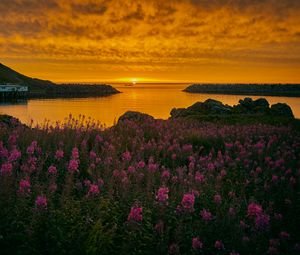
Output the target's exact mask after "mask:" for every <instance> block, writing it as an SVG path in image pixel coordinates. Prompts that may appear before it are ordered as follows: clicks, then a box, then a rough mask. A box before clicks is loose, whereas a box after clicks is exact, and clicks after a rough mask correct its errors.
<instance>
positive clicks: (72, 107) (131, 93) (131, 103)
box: [0, 84, 300, 126]
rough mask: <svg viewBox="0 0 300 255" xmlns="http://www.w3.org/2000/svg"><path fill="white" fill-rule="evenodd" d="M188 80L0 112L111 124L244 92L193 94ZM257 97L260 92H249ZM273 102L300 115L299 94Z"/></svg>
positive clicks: (5, 107)
mask: <svg viewBox="0 0 300 255" xmlns="http://www.w3.org/2000/svg"><path fill="white" fill-rule="evenodd" d="M187 85H188V84H136V85H135V86H131V87H128V86H124V85H122V84H115V85H113V86H114V87H116V88H117V89H118V90H119V91H121V92H122V93H120V94H116V95H112V96H109V97H98V98H76V99H70V98H68V99H33V100H28V101H24V102H23V103H18V104H12V103H6V104H0V114H9V115H12V116H14V117H17V118H18V119H20V120H21V121H22V122H23V123H26V124H29V123H30V122H31V120H33V121H34V122H35V123H42V122H44V121H45V119H47V120H50V122H53V123H54V122H56V121H63V120H64V119H65V118H66V117H68V116H69V114H72V115H73V116H75V117H78V116H79V115H80V114H83V115H85V116H86V117H91V118H92V119H95V120H99V121H100V122H101V123H103V124H105V125H106V126H111V125H113V124H114V122H115V121H117V120H118V118H119V117H120V116H121V115H122V114H123V113H124V112H126V111H128V110H133V111H139V112H144V113H148V114H150V115H152V116H154V117H155V118H161V119H167V118H168V117H169V116H170V111H171V109H172V108H174V107H176V108H180V107H188V106H190V105H192V104H193V103H195V102H197V101H205V100H206V99H208V98H213V99H216V100H219V101H222V102H223V103H224V104H228V105H235V104H237V103H238V101H239V99H241V98H244V97H246V96H244V95H242V96H241V95H215V94H190V93H186V92H182V90H183V89H184V88H186V87H187ZM250 97H251V98H253V99H257V98H259V97H260V96H250ZM265 98H266V99H267V100H268V101H269V103H270V104H274V103H278V102H280V103H287V104H288V105H290V106H291V107H292V110H293V112H294V115H295V117H296V118H300V98H296V97H295V98H294V97H270V96H265Z"/></svg>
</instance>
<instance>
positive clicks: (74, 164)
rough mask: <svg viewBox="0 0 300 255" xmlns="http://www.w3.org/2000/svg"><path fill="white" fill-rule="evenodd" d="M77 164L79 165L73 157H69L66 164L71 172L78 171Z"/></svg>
mask: <svg viewBox="0 0 300 255" xmlns="http://www.w3.org/2000/svg"><path fill="white" fill-rule="evenodd" d="M78 166H79V164H78V161H77V160H75V159H71V160H70V161H69V165H68V170H69V172H72V173H73V172H78Z"/></svg>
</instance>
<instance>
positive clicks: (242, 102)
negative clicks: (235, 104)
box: [239, 97, 253, 109]
mask: <svg viewBox="0 0 300 255" xmlns="http://www.w3.org/2000/svg"><path fill="white" fill-rule="evenodd" d="M239 104H240V105H241V106H243V107H245V108H247V109H251V108H252V107H253V100H252V98H250V97H246V98H244V100H243V99H241V100H239Z"/></svg>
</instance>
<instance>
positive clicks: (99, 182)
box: [97, 178, 104, 187]
mask: <svg viewBox="0 0 300 255" xmlns="http://www.w3.org/2000/svg"><path fill="white" fill-rule="evenodd" d="M97 183H98V186H99V187H102V186H103V185H104V181H103V179H102V178H99V179H98V181H97Z"/></svg>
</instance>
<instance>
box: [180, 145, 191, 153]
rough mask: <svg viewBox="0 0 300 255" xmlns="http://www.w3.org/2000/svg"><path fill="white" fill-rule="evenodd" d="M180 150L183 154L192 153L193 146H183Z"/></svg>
mask: <svg viewBox="0 0 300 255" xmlns="http://www.w3.org/2000/svg"><path fill="white" fill-rule="evenodd" d="M182 150H183V151H184V152H192V151H193V145H191V144H185V145H183V146H182Z"/></svg>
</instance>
